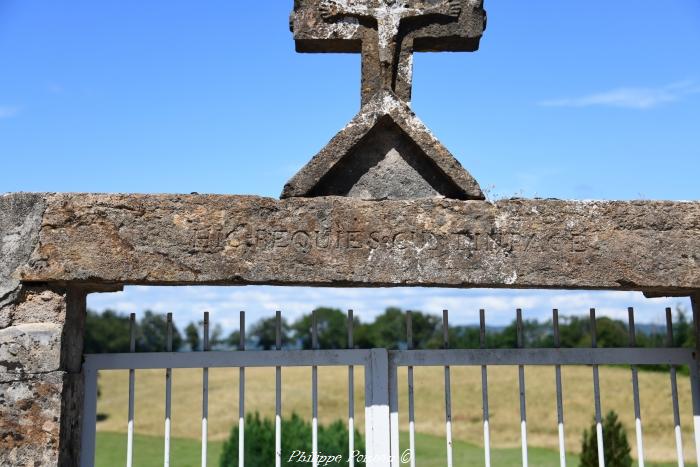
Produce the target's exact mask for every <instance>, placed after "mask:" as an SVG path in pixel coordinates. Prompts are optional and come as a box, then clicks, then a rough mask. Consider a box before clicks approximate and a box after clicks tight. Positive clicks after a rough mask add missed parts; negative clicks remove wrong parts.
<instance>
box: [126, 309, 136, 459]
mask: <svg viewBox="0 0 700 467" xmlns="http://www.w3.org/2000/svg"><path fill="white" fill-rule="evenodd" d="M129 352H131V353H134V352H136V314H135V313H131V314H130V315H129ZM135 384H136V374H135V371H134V370H133V369H130V370H129V419H128V420H129V421H128V425H127V435H126V467H132V466H133V465H134V390H135V387H134V386H135Z"/></svg>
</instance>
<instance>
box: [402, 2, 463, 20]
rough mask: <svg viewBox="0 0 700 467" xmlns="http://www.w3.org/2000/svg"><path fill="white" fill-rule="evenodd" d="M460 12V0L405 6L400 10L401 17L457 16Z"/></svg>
mask: <svg viewBox="0 0 700 467" xmlns="http://www.w3.org/2000/svg"><path fill="white" fill-rule="evenodd" d="M461 13H462V3H461V1H460V0H444V1H443V2H442V3H439V4H437V5H431V6H428V7H425V8H407V9H405V10H404V11H403V12H402V15H401V16H402V18H417V17H421V16H432V15H437V16H451V17H453V18H457V17H458V16H459V15H460V14H461Z"/></svg>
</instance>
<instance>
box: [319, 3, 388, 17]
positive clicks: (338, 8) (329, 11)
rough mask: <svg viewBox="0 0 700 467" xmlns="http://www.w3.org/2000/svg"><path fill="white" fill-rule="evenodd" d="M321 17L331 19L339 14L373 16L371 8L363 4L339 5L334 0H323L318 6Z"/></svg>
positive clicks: (339, 15)
mask: <svg viewBox="0 0 700 467" xmlns="http://www.w3.org/2000/svg"><path fill="white" fill-rule="evenodd" d="M318 9H319V11H320V13H321V17H322V18H323V19H325V20H332V19H335V18H338V17H341V16H354V17H356V18H374V17H375V12H374V9H373V8H368V7H366V6H364V5H341V4H340V3H338V2H337V1H335V0H323V1H321V3H320V4H319V6H318Z"/></svg>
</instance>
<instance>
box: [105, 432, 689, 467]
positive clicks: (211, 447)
mask: <svg viewBox="0 0 700 467" xmlns="http://www.w3.org/2000/svg"><path fill="white" fill-rule="evenodd" d="M401 444H402V450H403V449H405V448H406V447H407V446H408V435H407V434H406V433H402V436H401ZM222 448H223V442H222V441H214V442H210V443H209V444H208V449H207V454H208V455H207V459H208V465H210V466H218V465H219V456H220V455H221V450H222ZM171 453H172V455H171V464H170V465H171V466H173V467H199V466H200V465H201V443H200V442H199V441H197V440H193V439H182V438H176V439H173V440H172V445H171ZM453 454H454V463H455V464H456V465H465V466H478V465H483V464H484V452H483V449H482V448H481V447H478V446H474V445H472V444H469V443H465V442H463V441H456V442H455V443H454V444H453ZM528 457H529V461H530V465H533V466H537V467H559V455H558V453H557V452H555V451H552V450H550V449H543V448H530V449H529V450H528ZM125 460H126V435H125V434H124V433H107V432H104V433H99V435H98V436H97V462H96V464H95V465H96V467H122V466H123V465H124V464H125ZM162 460H163V438H160V437H156V436H143V435H137V436H136V437H135V438H134V465H139V466H155V465H159V464H162ZM520 463H521V462H520V449H518V448H505V449H494V450H493V451H492V452H491V464H492V465H493V466H504V467H505V466H515V465H520ZM416 464H417V465H420V466H421V467H443V466H444V465H445V464H446V458H445V441H444V439H441V438H438V437H436V436H431V435H423V434H417V435H416ZM567 465H570V466H572V467H573V466H576V465H578V457H577V456H575V455H573V454H569V455H568V456H567ZM646 465H647V466H649V467H673V466H675V465H677V464H674V463H646ZM686 465H688V466H689V467H690V466H691V464H686Z"/></svg>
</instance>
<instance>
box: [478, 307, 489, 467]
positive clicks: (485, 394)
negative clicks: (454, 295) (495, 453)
mask: <svg viewBox="0 0 700 467" xmlns="http://www.w3.org/2000/svg"><path fill="white" fill-rule="evenodd" d="M479 347H481V349H482V350H483V349H485V348H486V311H485V310H483V309H482V310H479ZM481 405H482V408H483V418H484V465H485V466H486V467H491V433H490V430H489V380H488V369H487V368H486V365H481Z"/></svg>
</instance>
